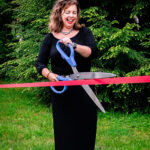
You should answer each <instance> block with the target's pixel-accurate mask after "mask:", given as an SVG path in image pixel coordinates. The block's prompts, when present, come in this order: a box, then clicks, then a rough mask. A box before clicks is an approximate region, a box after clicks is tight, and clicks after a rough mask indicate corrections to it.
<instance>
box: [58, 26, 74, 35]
mask: <svg viewBox="0 0 150 150" xmlns="http://www.w3.org/2000/svg"><path fill="white" fill-rule="evenodd" d="M72 31H73V28H72V29H71V30H70V31H69V32H63V31H61V33H62V34H64V35H68V34H70V33H71V32H72Z"/></svg>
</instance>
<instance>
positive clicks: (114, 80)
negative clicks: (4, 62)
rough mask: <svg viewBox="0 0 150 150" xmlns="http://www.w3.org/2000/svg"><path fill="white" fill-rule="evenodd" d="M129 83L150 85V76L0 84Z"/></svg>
mask: <svg viewBox="0 0 150 150" xmlns="http://www.w3.org/2000/svg"><path fill="white" fill-rule="evenodd" d="M128 83H150V75H149V76H132V77H117V78H105V79H90V80H71V81H58V82H34V83H17V84H0V88H19V87H47V86H74V85H103V84H128Z"/></svg>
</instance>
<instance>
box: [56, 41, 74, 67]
mask: <svg viewBox="0 0 150 150" xmlns="http://www.w3.org/2000/svg"><path fill="white" fill-rule="evenodd" d="M68 46H69V48H70V52H71V53H70V56H67V55H66V54H65V52H64V51H63V50H62V49H61V48H60V41H57V43H56V48H57V50H58V52H59V53H60V54H61V57H62V58H63V59H65V60H66V61H67V63H68V64H69V65H70V66H72V67H76V66H77V64H76V62H75V60H74V49H73V47H72V45H71V44H70V43H68Z"/></svg>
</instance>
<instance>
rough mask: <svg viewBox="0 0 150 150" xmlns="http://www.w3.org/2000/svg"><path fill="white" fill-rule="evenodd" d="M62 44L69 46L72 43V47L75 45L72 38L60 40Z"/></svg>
mask: <svg viewBox="0 0 150 150" xmlns="http://www.w3.org/2000/svg"><path fill="white" fill-rule="evenodd" d="M60 42H61V43H63V44H65V45H66V46H68V43H70V44H71V45H73V43H72V41H71V39H70V38H68V37H65V38H63V39H61V40H60Z"/></svg>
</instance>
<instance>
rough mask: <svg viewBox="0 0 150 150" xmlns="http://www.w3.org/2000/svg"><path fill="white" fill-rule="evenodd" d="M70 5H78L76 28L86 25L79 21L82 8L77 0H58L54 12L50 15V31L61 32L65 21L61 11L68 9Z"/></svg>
mask: <svg viewBox="0 0 150 150" xmlns="http://www.w3.org/2000/svg"><path fill="white" fill-rule="evenodd" d="M70 5H76V6H77V21H76V23H75V24H74V29H76V30H79V29H81V28H82V27H83V26H84V25H83V24H80V23H79V19H80V14H81V9H80V6H79V3H78V1H77V0H57V1H56V2H55V5H54V6H53V9H52V13H51V15H50V21H49V24H48V28H49V30H50V32H57V33H58V32H60V31H61V30H62V28H63V21H62V17H61V13H62V11H63V10H65V9H67V8H68V7H69V6H70Z"/></svg>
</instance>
